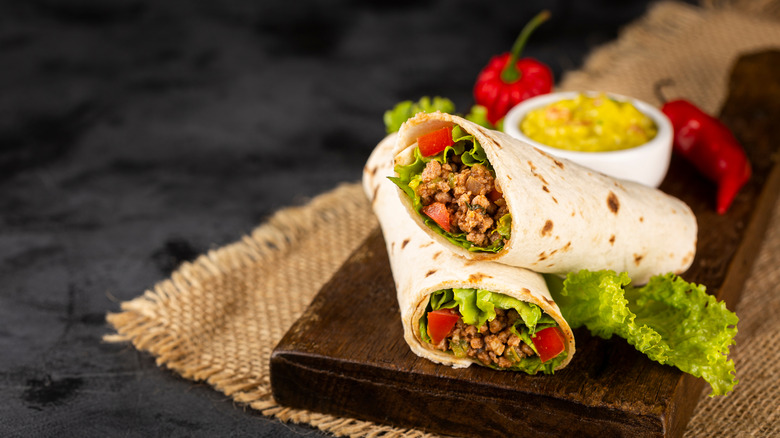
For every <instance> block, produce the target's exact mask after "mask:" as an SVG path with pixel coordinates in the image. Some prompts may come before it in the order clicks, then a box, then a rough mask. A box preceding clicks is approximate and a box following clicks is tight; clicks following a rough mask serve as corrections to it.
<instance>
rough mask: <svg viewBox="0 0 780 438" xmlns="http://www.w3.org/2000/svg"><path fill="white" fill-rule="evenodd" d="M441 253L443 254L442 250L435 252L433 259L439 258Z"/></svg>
mask: <svg viewBox="0 0 780 438" xmlns="http://www.w3.org/2000/svg"><path fill="white" fill-rule="evenodd" d="M440 255H441V251H439V252H437V253H436V254H434V255H433V259H434V260H436V259H438V258H439V256H440Z"/></svg>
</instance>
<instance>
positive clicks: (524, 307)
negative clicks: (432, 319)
mask: <svg viewBox="0 0 780 438" xmlns="http://www.w3.org/2000/svg"><path fill="white" fill-rule="evenodd" d="M454 308H457V309H458V312H459V313H460V315H461V319H462V320H463V322H464V323H465V324H469V325H473V326H476V327H481V326H482V325H483V324H485V323H486V322H488V321H492V320H493V319H495V317H496V309H503V310H509V309H515V310H516V311H517V313H518V314H519V315H520V318H518V319H517V321H515V324H514V325H513V326H512V327H511V329H510V330H512V333H514V334H515V335H517V336H518V337H520V338H521V339H522V340H523V341H524V342H525V343H526V344H528V346H529V347H531V349H533V350H534V352H536V353H537V356H531V357H524V358H522V359H521V358H520V357H517V361H518V362H517V363H515V364H514V365H513V366H512V367H510V368H499V367H495V366H493V367H491V368H494V369H500V370H503V369H510V370H512V371H523V372H525V373H527V374H536V373H537V372H539V371H542V372H543V373H545V374H552V373H553V371H554V370H555V368H556V367H558V365H560V364H561V362H563V360H564V359H566V355H567V354H566V352H565V351H564V352H562V353H561V354H559V355H558V356H556V357H555V358H553V359H551V360H548V361H547V362H545V363H542V361H541V359H539V356H538V354H539V353H538V351H536V346H535V345H534V343H533V341H532V340H531V336H533V335H534V334H535V333H536V332H538V331H540V330H544V329H546V328H548V327H557V326H558V324H557V323H556V322H555V320H554V319H553V318H552V317H551V316H550V315H548V314H546V313H544V312H542V309H541V308H540V307H539V306H537V305H536V304H533V303H527V302H525V301H520V300H518V299H517V298H513V297H510V296H508V295H504V294H499V293H495V292H491V291H488V290H485V289H459V288H452V289H443V290H440V291H436V292H434V293H432V294H431V296H430V299H429V303H428V308H427V310H426V312H425V314H424V315H423V316H422V318H420V321H419V324H420V335H421V337H422V340H423V341H424V342H428V343H431V338H430V337H429V336H428V316H427V315H428V312H430V311H433V310H439V309H454ZM450 348H451V349H452V352H453V354H455V355H456V356H458V357H463V356H465V354H466V351H468V346H467V345H465V344H463V345H462V344H457V343H453V342H451V343H450Z"/></svg>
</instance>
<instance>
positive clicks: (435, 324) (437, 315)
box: [428, 309, 460, 345]
mask: <svg viewBox="0 0 780 438" xmlns="http://www.w3.org/2000/svg"><path fill="white" fill-rule="evenodd" d="M459 319H460V314H458V312H456V311H455V310H452V309H439V310H434V311H432V312H428V336H430V337H431V341H433V344H434V345H436V344H438V343H439V342H441V340H442V339H444V338H446V337H447V335H448V334H450V332H451V331H452V328H453V327H455V323H457V322H458V320H459Z"/></svg>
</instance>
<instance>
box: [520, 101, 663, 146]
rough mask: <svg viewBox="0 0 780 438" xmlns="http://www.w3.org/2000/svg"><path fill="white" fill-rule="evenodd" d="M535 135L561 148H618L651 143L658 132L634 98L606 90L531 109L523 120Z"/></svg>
mask: <svg viewBox="0 0 780 438" xmlns="http://www.w3.org/2000/svg"><path fill="white" fill-rule="evenodd" d="M520 130H521V131H523V133H524V134H525V135H527V136H528V137H530V138H531V139H533V140H535V141H538V142H539V143H542V144H545V145H547V146H552V147H554V148H558V149H567V150H571V151H583V152H603V151H616V150H620V149H628V148H633V147H636V146H639V145H642V144H645V143H647V142H648V141H650V140H651V139H652V138H653V137H655V135H656V133H657V132H658V128H657V127H656V126H655V123H654V122H653V120H652V119H651V118H650V117H648V116H646V115H644V114H643V113H642V112H641V111H639V110H638V109H637V108H636V107H635V106H634V105H633V104H632V103H631V102H630V101H619V100H615V99H612V98H610V97H609V96H607V95H606V94H605V93H599V94H597V95H595V96H593V97H589V96H586V95H585V94H582V93H580V94H577V96H576V97H575V98H573V99H563V100H559V101H557V102H553V103H550V104H547V105H546V106H543V107H540V108H536V109H534V110H531V111H529V112H528V114H526V116H525V118H524V119H523V120H522V121H521V122H520Z"/></svg>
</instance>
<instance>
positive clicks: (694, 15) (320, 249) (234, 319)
mask: <svg viewBox="0 0 780 438" xmlns="http://www.w3.org/2000/svg"><path fill="white" fill-rule="evenodd" d="M770 47H774V48H778V47H780V2H777V1H761V0H759V1H753V2H750V1H731V2H708V3H707V4H705V6H704V7H694V6H689V5H682V4H677V3H670V2H663V3H658V4H656V5H654V6H653V7H652V8H651V9H650V10H649V11H648V13H647V15H646V16H645V17H643V18H642V19H640V20H638V21H637V22H635V23H633V24H631V25H630V26H628V27H627V28H626V29H624V30H623V32H621V35H620V36H619V38H618V39H617V40H616V41H615V42H614V43H611V44H609V45H607V46H605V47H603V48H601V49H599V50H597V51H595V52H594V53H593V54H592V55H591V56H590V57H589V59H588V60H587V61H586V63H585V66H584V67H583V69H582V70H580V71H577V72H572V73H570V74H568V75H567V76H566V77H565V78H564V79H563V81H562V82H561V85H560V88H561V89H594V90H608V91H612V92H616V93H623V94H626V95H630V96H635V97H638V98H640V99H643V100H646V101H649V102H654V103H658V102H657V101H656V100H655V96H654V95H653V92H652V86H651V85H650V84H653V83H655V82H656V81H657V80H658V79H661V78H672V79H673V80H675V83H676V87H675V88H672V89H670V90H669V91H668V92H669V93H670V94H672V96H671V97H677V96H681V97H685V98H687V99H689V100H692V101H693V102H695V103H697V104H698V105H700V106H701V107H702V108H703V109H705V110H707V111H709V112H711V113H717V112H718V110H719V108H720V105H721V104H722V102H723V100H724V98H725V88H726V81H727V78H728V74H729V69H730V67H731V64H732V62H733V61H734V60H735V59H736V58H737V56H738V55H739V54H741V53H745V52H751V51H757V50H759V49H765V48H770ZM377 123H381V121H377ZM378 140H379V139H377V141H378ZM347 218H348V219H349V220H346V219H347ZM375 226H377V222H376V220H375V218H374V217H373V214H372V212H371V210H370V207H369V205H368V203H367V202H366V200H365V198H364V196H363V193H362V190H361V188H360V186H359V185H358V184H357V183H347V184H343V185H341V186H339V187H337V188H335V189H333V190H332V191H330V192H328V193H325V194H322V195H320V196H318V197H316V198H314V199H313V200H311V201H310V202H309V203H308V204H306V205H303V206H300V207H292V208H288V209H285V210H282V211H279V212H277V213H276V214H275V215H274V216H273V217H272V218H271V219H270V220H268V221H267V223H265V224H262V225H260V226H259V227H258V228H257V229H255V230H254V231H253V232H252V233H251V235H249V236H246V237H244V238H243V239H241V240H240V241H238V242H235V243H233V244H230V245H227V246H225V247H222V248H219V249H217V250H213V251H209V252H208V253H207V254H204V255H202V256H200V257H199V258H198V259H196V260H195V261H194V262H192V263H185V264H183V265H182V266H181V267H180V268H179V269H178V270H177V271H176V272H174V273H173V274H172V275H171V278H170V279H167V280H165V281H163V282H161V283H159V284H157V285H155V286H154V288H153V289H151V290H148V291H146V292H145V293H144V294H143V295H142V296H139V297H138V298H135V299H133V300H131V301H127V302H124V303H122V305H121V312H119V313H111V314H109V315H108V316H107V319H108V321H109V323H110V324H111V325H112V326H113V327H114V329H115V330H116V333H113V334H109V335H106V336H105V340H106V341H108V342H130V343H132V345H134V346H135V348H137V349H139V350H141V351H146V352H148V353H149V354H151V355H152V356H154V357H155V358H156V361H157V364H158V365H159V366H163V367H166V368H168V369H170V370H173V371H174V372H176V373H178V374H180V375H181V376H183V377H184V378H187V379H191V380H194V381H205V382H208V383H209V384H210V385H212V386H213V387H214V388H215V389H217V390H218V391H221V392H223V393H224V394H226V395H228V396H230V397H231V398H232V399H233V400H235V401H236V402H239V403H243V404H245V405H246V406H249V407H251V408H254V409H257V410H259V411H260V412H262V413H263V414H264V415H268V416H274V417H276V418H279V419H280V420H282V421H293V422H299V423H307V424H310V425H312V426H314V427H316V428H319V429H321V430H323V431H327V432H330V433H333V434H334V435H337V436H353V437H377V436H382V437H423V436H426V437H427V436H433V435H430V434H425V433H422V432H419V431H415V430H405V429H397V428H391V427H387V426H381V425H376V424H373V423H368V422H364V421H358V420H354V419H349V418H336V417H333V416H329V415H322V414H317V413H313V412H308V411H301V410H294V409H289V408H285V407H282V406H279V405H277V404H276V403H275V401H274V399H273V397H272V395H271V392H270V381H269V369H268V368H269V358H270V354H271V351H272V350H273V348H274V346H275V345H276V343H277V342H278V341H279V340H280V339H281V337H282V336H283V334H284V333H285V332H286V330H287V329H288V328H289V327H290V326H291V325H292V323H293V322H294V321H295V320H296V318H297V317H298V316H299V315H300V314H301V313H302V312H303V310H304V309H305V308H306V306H307V305H308V303H309V302H310V301H311V299H312V298H313V297H314V295H315V294H316V293H317V291H318V290H319V289H320V287H321V286H322V285H323V284H324V283H325V282H326V281H327V280H328V279H329V278H330V277H331V275H332V274H333V273H335V271H336V270H337V268H338V267H339V266H340V265H341V264H342V263H343V262H344V261H345V260H346V258H347V256H348V255H349V254H350V253H351V252H352V251H353V250H354V249H355V248H357V246H358V245H359V244H360V243H361V242H362V241H363V239H364V238H365V237H366V236H367V235H368V233H369V231H371V230H372V229H373V228H374V227H375ZM302 272H305V273H306V275H301V274H300V273H302ZM736 311H737V314H738V315H739V317H740V323H739V334H738V335H737V345H736V346H735V347H733V348H732V356H733V358H734V360H735V363H736V368H737V375H738V376H739V378H740V383H739V385H737V387H736V389H735V391H734V392H733V393H732V394H730V395H729V396H727V397H718V398H709V397H707V396H706V394H707V393H708V388H706V390H705V391H704V392H703V393H702V394H701V401H700V403H699V404H698V406H697V409H696V411H695V413H694V415H693V418H692V419H691V421H690V423H689V426H688V429H687V431H686V436H690V437H710V436H724V435H725V436H780V408H779V406H780V366H779V365H778V364H780V349H778V348H776V344H777V342H776V336H777V334H778V333H780V318H778V317H777V315H778V314H780V209H777V208H775V212H774V214H773V217H772V220H771V222H770V225H769V230H768V232H767V235H766V239H765V242H764V244H763V247H762V250H761V252H760V254H759V255H758V257H757V260H756V263H755V265H754V268H753V272H752V274H751V275H750V277H749V279H748V281H747V284H746V285H745V292H744V294H743V297H742V301H741V302H740V303H739V305H738V307H737V309H736Z"/></svg>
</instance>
